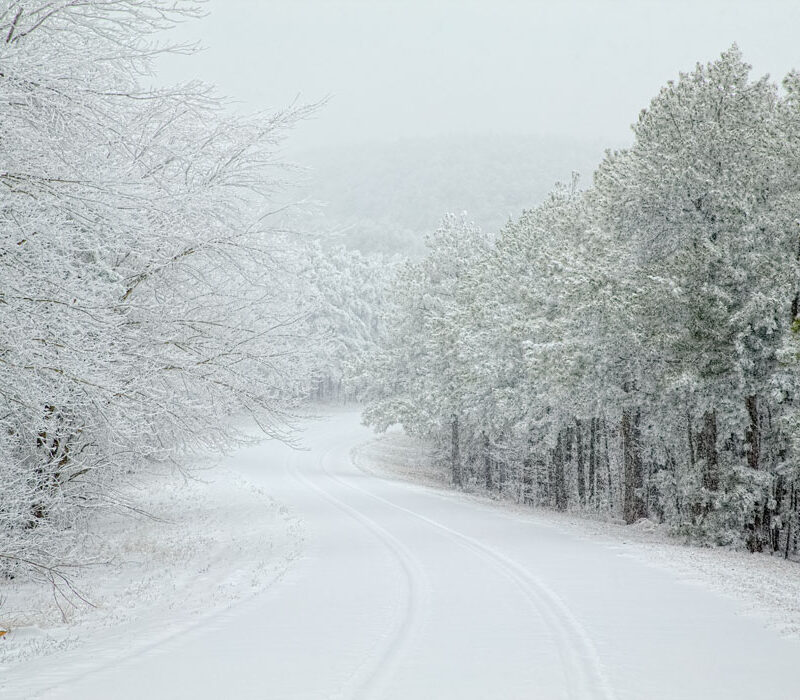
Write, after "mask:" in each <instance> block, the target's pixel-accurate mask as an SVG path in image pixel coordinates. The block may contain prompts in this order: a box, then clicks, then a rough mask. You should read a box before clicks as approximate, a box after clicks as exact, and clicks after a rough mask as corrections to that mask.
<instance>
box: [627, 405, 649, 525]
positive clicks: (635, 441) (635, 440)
mask: <svg viewBox="0 0 800 700" xmlns="http://www.w3.org/2000/svg"><path fill="white" fill-rule="evenodd" d="M639 420H640V413H639V409H638V408H637V409H634V408H624V409H623V410H622V422H621V430H622V459H623V464H624V493H623V508H622V510H623V517H624V518H625V522H626V523H628V524H630V523H635V522H636V521H637V520H639V518H643V517H645V515H646V512H645V504H644V500H643V499H642V493H643V489H644V475H643V470H642V450H641V432H640V429H639Z"/></svg>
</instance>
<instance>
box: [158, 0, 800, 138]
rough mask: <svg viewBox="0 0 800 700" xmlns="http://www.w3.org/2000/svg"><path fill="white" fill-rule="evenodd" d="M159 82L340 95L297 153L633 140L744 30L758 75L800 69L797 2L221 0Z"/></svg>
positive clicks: (308, 97) (250, 100)
mask: <svg viewBox="0 0 800 700" xmlns="http://www.w3.org/2000/svg"><path fill="white" fill-rule="evenodd" d="M206 11H207V16H206V17H205V18H204V19H202V20H197V21H193V22H190V23H188V24H186V25H184V26H182V27H181V28H180V29H179V30H178V32H177V33H176V36H177V37H179V38H180V39H181V40H185V41H200V42H201V43H202V44H203V45H204V47H205V49H204V51H203V52H202V53H201V54H200V55H195V56H192V57H172V58H169V59H166V60H164V61H162V62H161V68H160V74H159V76H158V80H159V81H169V82H173V81H176V80H187V79H201V80H204V81H207V82H209V83H213V84H216V85H217V86H218V87H219V89H220V90H221V91H222V92H223V93H224V94H226V95H228V96H229V97H231V98H232V99H233V100H235V101H236V103H237V105H238V107H239V108H241V109H246V110H253V109H270V108H276V107H280V106H282V105H285V104H287V103H289V102H291V101H292V100H294V99H296V98H299V99H300V100H301V101H309V102H313V101H317V100H320V99H322V98H324V97H326V96H329V97H330V101H329V103H328V104H327V106H326V107H325V109H324V110H323V111H321V112H320V114H319V115H318V117H317V118H316V119H314V120H313V121H311V122H308V123H306V124H305V125H303V126H302V127H301V128H300V129H298V130H297V131H296V133H295V134H294V135H293V138H292V144H293V146H294V147H296V148H300V149H303V148H307V147H318V146H321V145H336V144H345V143H358V142H363V141H393V140H396V139H403V138H413V137H418V136H423V137H432V136H433V137H435V136H439V135H449V136H453V135H466V134H484V133H492V134H499V135H507V134H521V135H535V136H548V135H554V136H560V137H566V138H575V139H590V140H593V141H594V140H598V141H600V142H602V143H603V144H606V145H609V146H614V145H622V144H625V143H627V142H628V141H629V140H630V124H631V123H632V122H633V121H635V119H636V116H637V114H638V112H639V110H640V109H642V108H643V107H646V106H647V104H648V103H649V101H650V99H651V98H652V97H653V96H654V95H655V94H656V93H657V92H658V89H659V88H660V87H661V86H662V85H663V84H664V83H665V82H666V81H667V80H669V79H672V78H676V77H677V75H678V72H679V71H681V70H683V71H686V70H691V69H692V68H693V66H694V65H695V63H696V62H697V61H702V62H706V61H709V60H713V59H714V58H716V57H717V56H718V55H719V53H720V52H721V51H723V50H724V49H725V48H727V47H728V46H729V45H730V44H731V43H733V42H734V41H735V42H737V43H738V44H739V47H740V48H741V49H742V51H743V53H744V56H745V58H746V59H747V60H748V61H749V62H750V63H751V64H752V65H753V67H754V71H755V73H757V74H763V73H769V74H771V75H772V76H773V77H776V78H777V77H781V76H783V75H784V74H785V73H786V72H787V71H788V70H789V69H790V68H792V67H793V66H800V60H798V50H797V46H798V44H797V41H796V28H797V26H798V25H799V24H800V3H796V2H776V1H770V2H758V3H756V2H740V1H736V2H716V1H713V2H706V1H704V2H702V3H698V2H681V1H678V2H676V1H674V0H673V1H671V2H646V1H645V2H642V1H641V0H640V1H637V2H625V1H608V0H606V1H603V2H532V1H529V2H514V1H511V0H494V1H492V2H489V1H486V0H484V1H482V2H475V1H472V2H469V1H464V0H460V1H458V2H453V1H450V0H437V1H436V2H422V1H420V0H405V1H403V2H395V1H393V0H389V1H387V0H380V1H377V2H376V1H375V0H372V1H370V2H366V1H359V0H348V1H343V0H291V1H286V0H270V1H269V2H264V1H261V0H210V2H209V3H207V5H206Z"/></svg>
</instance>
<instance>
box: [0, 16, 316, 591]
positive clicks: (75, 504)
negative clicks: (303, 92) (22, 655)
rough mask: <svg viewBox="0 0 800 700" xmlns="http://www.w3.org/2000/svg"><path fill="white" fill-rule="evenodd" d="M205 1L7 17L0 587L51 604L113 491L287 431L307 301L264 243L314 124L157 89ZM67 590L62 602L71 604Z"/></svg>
mask: <svg viewBox="0 0 800 700" xmlns="http://www.w3.org/2000/svg"><path fill="white" fill-rule="evenodd" d="M197 12H198V8H197V7H196V6H195V5H194V4H193V3H191V2H183V1H178V2H174V1H173V0H169V1H167V0H113V1H112V0H86V1H83V2H67V1H64V2H61V1H59V2H50V1H49V0H41V1H39V2H24V3H21V2H18V1H16V0H5V1H3V2H0V37H2V40H0V65H2V69H0V123H2V137H0V153H1V154H2V159H0V162H1V163H2V165H0V185H1V186H2V187H1V188H0V189H1V190H2V196H1V198H0V224H1V226H0V230H1V231H2V234H0V235H2V241H1V242H0V271H1V274H0V327H2V340H0V404H1V409H0V579H1V578H3V577H6V578H11V577H14V578H17V577H20V576H29V575H37V576H39V577H40V578H43V579H45V580H49V581H51V582H52V583H54V584H55V585H56V587H57V589H59V587H60V586H64V585H67V583H68V580H67V578H66V577H65V572H66V571H68V567H69V566H71V565H74V564H76V563H79V562H81V561H82V560H83V554H82V544H83V542H84V541H85V540H86V537H87V530H86V529H85V527H84V525H85V523H86V522H87V521H88V519H89V518H90V516H92V515H93V514H94V513H96V512H97V511H98V509H101V508H109V507H110V508H124V507H125V505H126V504H125V503H124V502H123V501H122V500H121V497H120V496H119V479H121V478H127V477H129V476H130V475H131V474H134V473H135V472H136V470H137V469H138V468H139V467H140V466H141V465H143V464H145V463H153V462H159V463H170V462H172V461H173V460H181V461H183V460H184V459H185V456H186V455H187V454H191V453H192V452H193V451H195V452H200V453H203V452H206V451H208V450H213V449H217V448H220V447H221V446H224V445H227V444H230V441H231V440H232V439H234V438H235V433H234V431H232V429H231V427H230V425H231V424H230V421H229V418H230V416H232V415H238V414H241V413H243V412H246V413H249V414H252V415H253V416H255V418H256V419H257V421H258V422H259V425H260V426H261V427H262V428H263V429H264V430H265V432H266V433H267V434H269V435H271V436H274V437H282V436H283V435H284V434H285V422H284V419H285V418H286V414H287V411H291V410H292V407H293V406H294V404H295V402H296V400H298V399H299V398H300V397H301V396H303V395H304V392H305V387H306V383H307V375H308V371H309V370H308V367H310V366H311V364H312V362H311V360H310V359H307V356H308V355H309V350H308V338H309V336H310V335H311V331H310V329H309V327H308V324H307V317H308V313H310V308H311V305H310V300H309V295H308V291H307V289H306V287H305V285H304V283H303V282H302V277H301V275H300V270H299V267H298V265H299V262H298V259H297V256H296V254H295V253H294V251H293V245H292V244H291V242H289V241H287V240H285V237H283V236H281V235H279V234H278V233H277V232H275V231H274V230H272V228H271V226H270V222H271V221H272V219H273V215H274V210H275V208H276V207H277V206H278V205H276V192H278V191H279V190H280V186H281V180H282V173H283V169H282V166H281V164H280V162H279V161H278V159H277V158H276V155H275V154H276V151H277V149H278V147H279V144H280V142H281V140H282V138H283V136H284V134H285V132H286V130H287V129H288V128H289V127H290V126H291V125H292V124H293V123H294V122H295V121H296V120H297V119H299V118H301V117H302V116H303V115H304V112H305V110H303V109H299V110H291V111H288V112H285V113H280V114H276V115H256V116H253V117H236V118H231V117H227V116H226V115H225V113H224V112H223V110H222V109H221V106H220V103H219V101H218V100H217V99H216V98H214V97H213V96H212V95H211V94H210V92H209V91H208V89H207V88H205V87H203V86H199V85H183V86H178V87H175V88H169V89H166V88H165V89H157V90H156V89H149V88H147V87H146V84H147V82H148V81H149V80H150V76H151V74H152V71H151V68H152V63H151V62H152V59H153V57H154V56H157V55H158V54H159V52H160V51H162V50H167V49H166V48H165V47H161V46H159V45H158V44H157V43H156V39H157V37H161V36H163V34H162V32H164V30H166V29H169V28H170V27H171V26H172V25H173V24H174V23H175V22H176V21H180V20H181V19H185V18H186V17H190V16H193V15H195V14H197ZM61 590H62V591H63V588H61Z"/></svg>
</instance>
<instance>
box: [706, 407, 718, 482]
mask: <svg viewBox="0 0 800 700" xmlns="http://www.w3.org/2000/svg"><path fill="white" fill-rule="evenodd" d="M702 440H703V458H704V460H705V464H704V466H703V486H705V488H706V489H708V490H709V491H716V490H718V489H719V455H718V453H717V412H716V411H715V410H714V409H710V410H708V411H706V412H705V413H704V414H703V435H702Z"/></svg>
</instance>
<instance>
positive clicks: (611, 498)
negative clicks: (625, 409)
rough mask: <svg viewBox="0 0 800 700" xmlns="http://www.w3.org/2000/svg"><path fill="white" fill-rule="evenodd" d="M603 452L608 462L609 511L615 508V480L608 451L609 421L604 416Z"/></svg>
mask: <svg viewBox="0 0 800 700" xmlns="http://www.w3.org/2000/svg"><path fill="white" fill-rule="evenodd" d="M603 447H604V449H603V454H604V458H605V463H606V480H607V481H608V512H609V513H611V512H613V510H614V481H613V479H612V478H611V455H610V454H609V451H608V421H607V420H606V419H605V418H603Z"/></svg>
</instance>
